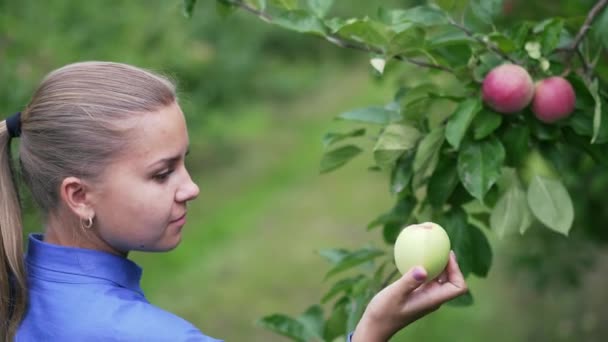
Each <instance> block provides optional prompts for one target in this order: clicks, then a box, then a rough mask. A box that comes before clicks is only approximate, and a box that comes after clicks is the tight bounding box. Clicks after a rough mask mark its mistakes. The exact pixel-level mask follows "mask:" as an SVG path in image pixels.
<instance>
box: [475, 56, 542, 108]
mask: <svg viewBox="0 0 608 342" xmlns="http://www.w3.org/2000/svg"><path fill="white" fill-rule="evenodd" d="M482 93H483V100H484V101H485V103H486V104H487V105H488V106H490V108H492V109H494V110H495V111H497V112H499V113H505V114H509V113H515V112H518V111H520V110H522V109H524V108H525V107H526V106H527V105H528V104H529V103H530V101H531V100H532V97H533V96H534V83H533V82H532V77H530V74H528V71H526V69H524V68H522V67H521V66H519V65H515V64H503V65H500V66H497V67H496V68H494V69H492V70H491V71H490V72H489V73H488V74H487V75H486V77H485V79H484V80H483V86H482Z"/></svg>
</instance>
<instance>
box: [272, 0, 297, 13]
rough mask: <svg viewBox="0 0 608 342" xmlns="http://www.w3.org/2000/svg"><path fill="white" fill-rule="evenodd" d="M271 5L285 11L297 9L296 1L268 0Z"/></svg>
mask: <svg viewBox="0 0 608 342" xmlns="http://www.w3.org/2000/svg"><path fill="white" fill-rule="evenodd" d="M268 2H270V3H271V4H273V5H275V6H277V7H279V8H282V9H285V10H289V11H291V10H295V9H297V8H298V0H268Z"/></svg>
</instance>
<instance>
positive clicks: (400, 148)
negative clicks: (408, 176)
mask: <svg viewBox="0 0 608 342" xmlns="http://www.w3.org/2000/svg"><path fill="white" fill-rule="evenodd" d="M419 138H420V132H419V131H418V130H417V129H416V128H414V127H411V126H406V125H401V124H391V125H388V126H386V127H385V128H384V131H383V132H382V134H381V135H380V137H379V138H378V141H377V142H376V145H375V146H374V150H373V151H374V159H375V160H376V163H377V164H378V165H379V166H380V167H383V168H386V167H389V166H390V165H392V164H393V163H394V162H395V161H396V160H397V159H398V158H399V157H400V156H401V155H402V154H403V153H404V152H405V151H408V150H410V149H413V148H414V147H416V143H417V142H418V139H419Z"/></svg>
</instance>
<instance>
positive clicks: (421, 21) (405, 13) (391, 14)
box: [385, 5, 448, 32]
mask: <svg viewBox="0 0 608 342" xmlns="http://www.w3.org/2000/svg"><path fill="white" fill-rule="evenodd" d="M385 20H386V21H387V23H388V24H389V26H390V28H391V29H392V30H393V31H395V32H402V31H403V30H404V29H408V28H410V27H411V24H416V25H420V26H436V25H443V24H447V23H448V19H447V17H446V15H445V12H443V11H442V10H441V9H439V8H436V7H432V6H427V5H423V6H416V7H412V8H408V9H405V10H403V9H397V10H391V11H388V12H387V15H386V16H385Z"/></svg>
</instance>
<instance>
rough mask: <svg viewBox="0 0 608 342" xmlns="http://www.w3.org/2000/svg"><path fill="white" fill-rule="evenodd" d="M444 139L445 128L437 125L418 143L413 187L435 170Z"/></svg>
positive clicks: (416, 186)
mask: <svg viewBox="0 0 608 342" xmlns="http://www.w3.org/2000/svg"><path fill="white" fill-rule="evenodd" d="M444 140H445V129H444V128H443V126H439V127H436V128H435V129H433V130H432V131H431V132H429V134H427V135H426V136H425V137H424V138H422V140H421V141H420V143H419V144H418V149H417V150H416V156H415V157H414V184H413V187H414V189H416V188H418V186H419V185H421V184H422V183H423V182H424V180H425V179H426V178H428V177H429V176H430V175H431V174H432V173H433V171H435V167H437V162H438V161H439V151H440V150H441V146H442V145H443V142H444Z"/></svg>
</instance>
